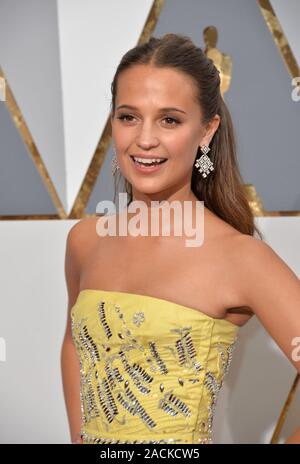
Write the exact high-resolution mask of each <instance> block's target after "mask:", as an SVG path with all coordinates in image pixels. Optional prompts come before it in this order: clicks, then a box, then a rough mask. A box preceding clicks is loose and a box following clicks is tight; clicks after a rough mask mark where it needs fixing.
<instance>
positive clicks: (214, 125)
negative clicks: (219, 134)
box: [199, 114, 221, 145]
mask: <svg viewBox="0 0 300 464" xmlns="http://www.w3.org/2000/svg"><path fill="white" fill-rule="evenodd" d="M220 122H221V118H220V116H219V115H218V114H216V115H215V116H214V117H213V118H212V119H211V120H210V122H209V123H208V124H207V126H206V131H205V134H204V136H203V137H202V139H201V142H200V144H199V145H209V144H210V142H211V139H212V138H213V136H214V134H215V132H216V131H217V129H218V127H219V125H220Z"/></svg>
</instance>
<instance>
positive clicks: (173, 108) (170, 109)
mask: <svg viewBox="0 0 300 464" xmlns="http://www.w3.org/2000/svg"><path fill="white" fill-rule="evenodd" d="M121 108H128V109H130V110H138V108H137V107H136V106H132V105H119V106H118V107H117V110H119V109H121ZM164 111H178V112H180V113H184V114H186V112H185V111H183V110H180V109H179V108H175V107H173V106H167V107H165V108H160V110H159V112H160V113H162V112H164Z"/></svg>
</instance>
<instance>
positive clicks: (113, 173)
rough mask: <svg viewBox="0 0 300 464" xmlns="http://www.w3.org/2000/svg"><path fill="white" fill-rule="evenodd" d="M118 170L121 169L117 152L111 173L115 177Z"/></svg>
mask: <svg viewBox="0 0 300 464" xmlns="http://www.w3.org/2000/svg"><path fill="white" fill-rule="evenodd" d="M118 169H120V166H119V165H118V160H117V155H116V152H114V157H113V159H112V162H111V172H112V175H113V176H114V175H115V174H116V172H117V170H118Z"/></svg>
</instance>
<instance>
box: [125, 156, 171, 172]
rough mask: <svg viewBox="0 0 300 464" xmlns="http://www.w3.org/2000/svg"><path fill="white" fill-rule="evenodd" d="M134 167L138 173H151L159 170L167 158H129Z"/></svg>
mask: <svg viewBox="0 0 300 464" xmlns="http://www.w3.org/2000/svg"><path fill="white" fill-rule="evenodd" d="M130 157H131V159H132V161H133V163H134V165H135V167H136V168H137V169H138V170H139V171H143V172H145V171H149V172H153V171H156V170H158V169H160V167H161V165H162V164H163V163H165V162H166V161H167V158H150V157H149V158H145V157H140V156H130Z"/></svg>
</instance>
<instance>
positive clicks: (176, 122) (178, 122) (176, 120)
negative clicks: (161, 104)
mask: <svg viewBox="0 0 300 464" xmlns="http://www.w3.org/2000/svg"><path fill="white" fill-rule="evenodd" d="M164 119H168V120H171V121H173V122H175V124H168V126H174V125H175V126H176V124H180V121H178V119H175V118H171V117H170V116H167V117H166V118H164Z"/></svg>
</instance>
